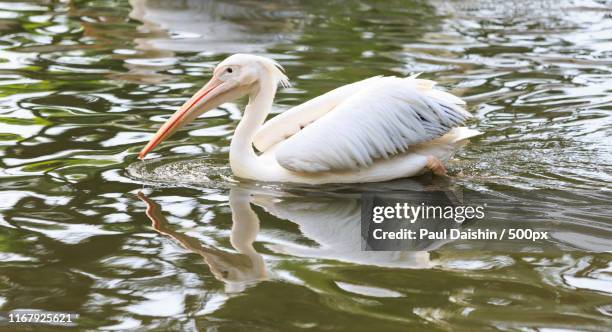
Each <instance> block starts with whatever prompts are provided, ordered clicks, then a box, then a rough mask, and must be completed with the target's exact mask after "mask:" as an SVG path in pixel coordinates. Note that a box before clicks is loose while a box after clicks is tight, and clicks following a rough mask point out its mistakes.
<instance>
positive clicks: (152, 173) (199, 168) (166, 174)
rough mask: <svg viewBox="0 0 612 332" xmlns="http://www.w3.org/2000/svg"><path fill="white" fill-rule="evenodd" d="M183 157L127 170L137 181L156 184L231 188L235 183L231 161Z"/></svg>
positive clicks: (142, 162)
mask: <svg viewBox="0 0 612 332" xmlns="http://www.w3.org/2000/svg"><path fill="white" fill-rule="evenodd" d="M179 158H180V157H179ZM179 158H177V157H174V158H158V159H155V160H152V161H141V162H135V163H133V164H131V165H130V166H129V167H128V168H127V173H128V175H129V176H130V177H132V178H133V179H135V180H139V181H142V182H144V183H148V184H156V185H160V184H161V185H188V186H196V187H199V186H206V187H207V188H227V186H228V181H230V182H232V181H233V180H232V173H231V169H230V168H229V166H228V165H227V160H223V159H215V158H208V157H204V158H196V159H193V158H190V159H187V160H185V159H179Z"/></svg>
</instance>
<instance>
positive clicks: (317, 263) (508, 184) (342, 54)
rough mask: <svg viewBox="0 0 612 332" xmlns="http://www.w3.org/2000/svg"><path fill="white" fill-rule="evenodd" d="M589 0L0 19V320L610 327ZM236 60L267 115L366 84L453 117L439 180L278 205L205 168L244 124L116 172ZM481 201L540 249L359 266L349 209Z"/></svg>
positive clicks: (599, 97)
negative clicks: (406, 196) (379, 202)
mask: <svg viewBox="0 0 612 332" xmlns="http://www.w3.org/2000/svg"><path fill="white" fill-rule="evenodd" d="M610 8H612V3H610V2H609V1H567V2H562V3H559V2H557V1H530V2H523V1H484V0H483V1H460V2H459V1H457V2H450V3H447V2H443V1H430V2H422V1H386V2H377V1H358V2H351V3H350V4H347V3H345V2H340V1H326V2H318V1H315V2H310V1H309V2H306V1H286V2H281V1H271V2H270V1H267V2H265V3H260V2H256V1H235V2H231V3H222V2H217V1H181V2H170V1H161V0H159V1H147V0H131V1H129V2H127V1H65V2H50V1H38V2H27V1H21V2H1V3H0V31H1V34H0V35H1V37H0V95H1V97H2V99H0V146H1V147H0V181H1V183H2V186H1V187H0V209H1V218H0V310H1V311H9V310H15V309H44V310H56V311H75V312H78V313H80V314H81V319H80V320H79V322H78V326H77V327H75V329H89V330H130V329H147V330H150V329H157V330H168V329H174V330H179V329H181V330H208V329H210V330H215V329H218V330H237V329H253V328H258V329H261V330H282V331H285V330H315V331H319V330H356V331H361V330H364V331H365V330H372V329H378V330H406V329H409V328H410V329H416V330H451V329H453V330H455V329H461V330H468V329H469V330H473V329H486V330H504V331H507V330H547V329H574V330H575V329H581V330H605V329H606V328H609V327H610V326H612V318H611V316H612V301H611V299H612V298H611V297H610V295H611V293H612V263H611V259H610V258H611V257H612V256H611V255H610V253H609V252H610V250H611V249H612V248H611V246H612V245H611V242H610V241H611V240H612V218H611V217H610V212H609V208H610V201H611V200H612V194H611V189H612V188H611V184H612V175H611V174H612V172H611V170H612V143H611V141H610V137H611V136H612V116H611V113H610V112H611V111H612V37H611V36H612V11H611V10H610ZM235 52H252V53H257V54H262V55H266V56H269V57H272V58H274V59H276V60H278V61H279V62H281V63H282V64H283V65H284V66H285V68H286V71H287V74H288V76H289V77H290V79H291V80H292V84H293V87H292V88H288V89H281V90H280V91H279V94H278V96H277V99H276V102H275V105H274V110H273V113H274V114H276V113H279V112H282V111H283V110H285V109H287V108H289V107H291V106H294V105H297V104H299V103H301V102H304V101H306V100H308V99H310V98H313V97H315V96H317V95H319V94H321V93H323V92H325V91H327V90H329V89H332V88H335V87H337V86H339V85H342V84H347V83H350V82H353V81H355V80H359V79H363V78H366V77H369V76H373V75H381V74H384V75H399V76H403V75H409V74H412V73H417V72H422V73H423V74H422V77H423V78H427V79H432V80H435V81H438V82H439V85H440V86H441V87H442V88H443V89H446V90H448V91H450V92H452V93H454V94H456V95H458V96H461V97H462V98H464V99H465V100H467V101H468V107H469V110H470V111H471V112H473V113H474V114H475V120H474V121H472V122H471V123H470V124H469V125H470V127H473V128H477V129H479V130H480V131H482V132H483V133H484V134H483V135H482V136H480V137H477V138H475V139H473V140H472V142H471V144H470V145H468V146H467V147H465V148H464V149H463V150H461V151H460V152H459V153H458V154H457V156H456V158H455V159H454V160H453V161H452V162H451V164H450V165H449V170H450V173H451V175H452V177H451V178H449V179H439V178H432V177H431V176H427V175H426V176H423V177H420V178H417V179H405V180H398V181H393V182H390V183H385V184H369V185H342V186H331V185H330V186H322V187H316V188H312V187H296V186H286V185H276V184H261V183H251V182H245V181H238V179H235V178H233V177H232V175H231V172H230V171H229V169H228V162H227V157H228V150H229V142H230V140H231V135H232V132H233V130H234V128H235V127H236V125H237V123H238V121H239V120H240V118H241V110H242V109H243V107H244V104H245V101H244V100H241V101H238V102H237V103H234V104H226V105H223V106H221V107H219V108H218V109H216V110H214V111H211V112H210V113H207V114H206V116H204V117H203V118H200V119H198V120H197V121H195V122H194V123H193V124H191V125H189V126H188V127H187V129H186V130H183V131H181V132H180V133H177V134H176V135H175V136H174V137H173V138H172V139H171V140H169V141H167V142H165V143H164V144H162V145H161V146H160V148H158V149H157V150H156V151H155V153H154V154H153V156H156V157H161V158H159V159H155V160H153V161H150V162H147V163H146V164H142V163H139V162H138V161H137V159H136V154H137V152H138V151H139V150H140V149H141V148H142V146H143V145H144V144H145V143H146V141H148V139H149V138H150V137H151V135H152V134H153V133H154V132H155V130H156V129H157V128H158V127H159V126H160V125H161V123H163V121H164V120H165V119H167V117H168V116H169V115H170V114H171V113H172V112H173V111H174V110H175V109H176V108H177V107H178V106H180V105H181V104H182V103H183V102H184V101H185V100H186V99H187V98H188V97H189V96H190V95H191V94H192V93H194V92H195V91H197V90H198V89H199V88H200V87H201V86H202V85H203V84H204V83H205V82H206V81H207V79H208V78H209V77H210V73H211V69H212V68H213V67H214V65H215V64H216V63H217V62H219V61H220V60H222V59H223V58H225V57H226V56H228V55H229V54H232V53H235ZM402 190H412V191H431V190H445V191H451V192H461V193H479V194H481V195H486V197H488V198H490V199H493V200H495V201H496V202H497V204H495V205H494V206H493V207H492V208H491V209H490V211H489V214H488V216H489V217H488V219H487V220H486V221H484V222H485V223H488V224H487V225H490V226H491V227H492V228H497V229H501V228H504V227H510V226H512V227H520V228H532V229H537V230H545V231H549V232H550V234H551V238H550V239H549V240H547V241H539V242H537V243H531V242H513V241H497V242H492V241H488V242H487V241H432V242H431V243H422V244H420V247H419V249H420V250H419V251H412V252H363V251H361V250H360V241H359V227H360V223H359V211H360V204H361V202H360V194H361V193H362V192H365V191H369V192H371V191H376V192H390V191H393V192H401V191H402Z"/></svg>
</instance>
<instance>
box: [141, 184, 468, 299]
mask: <svg viewBox="0 0 612 332" xmlns="http://www.w3.org/2000/svg"><path fill="white" fill-rule="evenodd" d="M411 183H412V185H413V187H414V183H416V181H412V182H411ZM138 197H139V198H140V199H141V200H142V201H144V202H145V203H146V204H147V211H146V214H147V216H148V218H149V219H150V220H151V225H152V227H153V229H154V230H155V231H157V232H159V233H160V234H163V235H165V236H168V237H170V238H172V239H173V240H175V241H176V242H177V243H179V244H180V245H181V246H183V247H184V248H185V249H187V250H189V251H191V252H193V253H197V254H199V255H200V256H202V257H203V258H204V261H205V262H206V264H207V265H208V266H209V268H210V271H211V272H212V274H213V275H214V276H215V277H216V278H217V279H218V280H221V281H223V282H224V283H225V284H226V287H227V288H228V290H234V291H241V290H243V289H244V288H245V287H246V286H248V285H249V284H252V283H254V282H257V281H261V280H265V279H268V278H270V275H271V273H270V272H269V271H268V267H267V266H266V262H265V260H264V257H263V256H262V255H261V254H260V253H258V252H257V251H256V250H255V248H254V246H253V243H254V242H255V240H256V238H257V235H258V234H259V232H260V218H259V217H260V216H258V214H257V213H256V212H255V211H254V209H253V206H259V207H260V208H262V209H263V213H260V214H265V215H262V216H261V217H262V218H264V220H266V221H267V222H266V224H265V225H266V226H267V227H269V226H271V224H270V223H274V222H276V221H273V220H276V219H280V220H284V221H289V222H291V223H294V224H296V225H297V226H298V228H299V233H300V234H286V233H283V232H284V231H283V232H276V231H274V232H266V236H265V241H263V242H264V243H263V245H264V247H265V248H266V249H268V250H269V251H271V252H272V254H277V255H279V256H281V257H282V256H284V255H288V256H293V257H303V258H315V259H323V260H335V261H341V262H346V263H353V264H361V265H372V266H381V267H391V268H410V269H422V268H432V267H435V266H437V265H438V262H437V261H436V260H434V259H432V258H431V257H430V254H429V252H430V251H432V250H435V249H437V248H439V247H440V246H442V245H443V244H444V243H446V242H447V241H446V240H423V241H417V242H415V243H411V244H410V247H409V248H408V249H410V248H413V249H412V251H408V250H405V251H363V250H362V243H361V241H362V238H361V219H360V218H361V204H362V202H361V195H360V194H359V193H325V192H318V191H317V192H307V191H306V192H299V193H296V192H295V191H294V192H291V191H281V190H269V189H262V188H256V187H253V188H249V187H246V186H245V185H240V186H238V185H237V186H233V187H232V188H231V189H230V192H229V205H230V209H231V214H232V218H231V219H232V227H231V232H230V235H229V239H230V243H231V245H232V247H233V249H234V250H235V252H233V253H232V252H228V251H226V250H221V249H218V248H215V247H213V246H211V245H207V244H203V243H202V242H201V240H199V239H197V238H195V237H192V236H189V235H187V234H185V233H182V232H180V231H177V230H174V229H173V227H172V226H171V225H170V224H169V223H168V221H167V219H166V218H165V217H164V215H163V213H162V211H161V207H160V206H159V204H157V203H156V202H154V201H152V200H151V199H149V198H147V197H146V196H145V195H144V194H143V193H139V194H138ZM271 216H273V217H275V218H270V217H271ZM446 225H448V226H444V227H457V226H455V225H449V224H446ZM272 227H274V225H272ZM415 227H417V226H415ZM300 237H303V238H306V240H310V241H296V240H292V239H297V238H300ZM304 243H306V244H304Z"/></svg>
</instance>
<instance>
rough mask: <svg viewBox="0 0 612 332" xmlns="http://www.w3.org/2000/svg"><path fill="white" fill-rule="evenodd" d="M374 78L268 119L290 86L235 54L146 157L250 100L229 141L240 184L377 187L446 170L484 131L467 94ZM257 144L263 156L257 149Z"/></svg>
mask: <svg viewBox="0 0 612 332" xmlns="http://www.w3.org/2000/svg"><path fill="white" fill-rule="evenodd" d="M417 76H418V75H414V76H411V77H407V78H399V77H386V76H375V77H371V78H368V79H365V80H362V81H358V82H355V83H352V84H348V85H345V86H342V87H339V88H337V89H335V90H332V91H330V92H327V93H325V94H323V95H321V96H319V97H317V98H314V99H312V100H310V101H307V102H305V103H303V104H301V105H299V106H296V107H293V108H291V109H290V110H288V111H286V112H283V113H281V114H279V115H277V116H276V117H274V118H272V119H271V120H269V121H267V122H265V123H264V121H265V120H266V117H267V116H268V114H269V112H270V110H271V107H272V103H273V101H274V96H275V94H276V89H277V87H278V86H279V85H281V86H283V87H288V86H289V81H288V78H287V76H285V74H284V70H283V68H282V67H281V66H280V65H279V64H278V63H277V62H276V61H274V60H271V59H268V58H265V57H262V56H257V55H250V54H234V55H232V56H230V57H228V58H226V59H225V60H223V61H222V62H221V63H219V64H218V65H217V66H216V67H215V69H214V71H213V77H212V78H211V79H210V81H209V82H208V83H207V84H206V85H204V87H202V88H201V89H200V90H199V91H198V92H196V94H195V95H193V96H192V97H191V98H190V99H189V100H188V101H187V102H186V103H185V104H183V105H182V106H181V107H180V108H179V109H178V110H177V111H176V112H175V113H174V114H173V115H172V116H171V117H170V119H168V121H167V122H166V123H164V124H163V125H162V126H161V128H159V130H158V131H157V133H156V134H155V135H154V136H153V137H152V138H151V140H150V141H149V142H148V143H147V145H146V146H145V147H144V148H143V149H142V151H141V152H140V153H139V155H138V157H139V158H140V159H144V157H145V156H146V155H147V154H148V153H149V152H151V150H153V149H154V148H155V147H156V146H157V145H158V144H159V143H160V142H162V141H163V140H164V139H167V138H168V137H170V136H171V135H172V134H173V133H175V132H176V131H177V130H179V129H180V128H182V127H183V126H185V125H186V124H187V123H189V122H191V121H193V120H194V119H195V118H197V117H198V116H200V115H201V114H203V113H204V112H206V111H208V110H211V109H213V108H215V107H217V106H219V105H221V104H223V103H225V102H228V101H232V100H235V99H237V98H240V97H242V96H246V95H248V97H249V102H248V105H247V106H246V109H245V110H244V115H243V117H242V119H241V121H240V122H239V123H238V126H237V128H236V131H235V132H234V136H233V138H232V141H231V144H230V154H229V159H230V166H231V169H232V172H233V173H234V175H235V176H236V177H238V178H243V179H250V180H256V181H270V182H293V183H304V184H323V183H364V182H380V181H387V180H391V179H396V178H403V177H411V176H415V175H420V174H422V173H424V172H426V171H428V170H430V171H432V172H433V173H434V174H436V175H444V174H446V169H445V167H444V162H446V161H448V159H449V158H450V157H451V156H452V155H453V153H454V152H455V151H456V150H457V149H458V148H459V147H461V146H463V145H464V144H466V143H467V141H468V139H469V138H470V137H474V136H476V135H479V134H480V132H478V131H477V130H473V129H468V128H467V127H463V125H464V123H465V121H466V120H467V119H469V118H471V117H472V115H471V114H470V113H468V112H467V111H466V110H465V108H464V106H465V102H464V101H463V100H461V99H460V98H458V97H456V96H454V95H452V94H450V93H447V92H444V91H441V90H438V89H434V85H435V82H433V81H430V80H424V79H419V78H417ZM253 147H255V148H256V149H257V150H258V151H259V153H257V152H256V151H255V150H254V148H253Z"/></svg>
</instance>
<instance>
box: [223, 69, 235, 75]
mask: <svg viewBox="0 0 612 332" xmlns="http://www.w3.org/2000/svg"><path fill="white" fill-rule="evenodd" d="M225 71H226V72H228V73H230V74H231V73H232V72H233V71H234V70H233V69H232V68H227V69H226V70H225Z"/></svg>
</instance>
